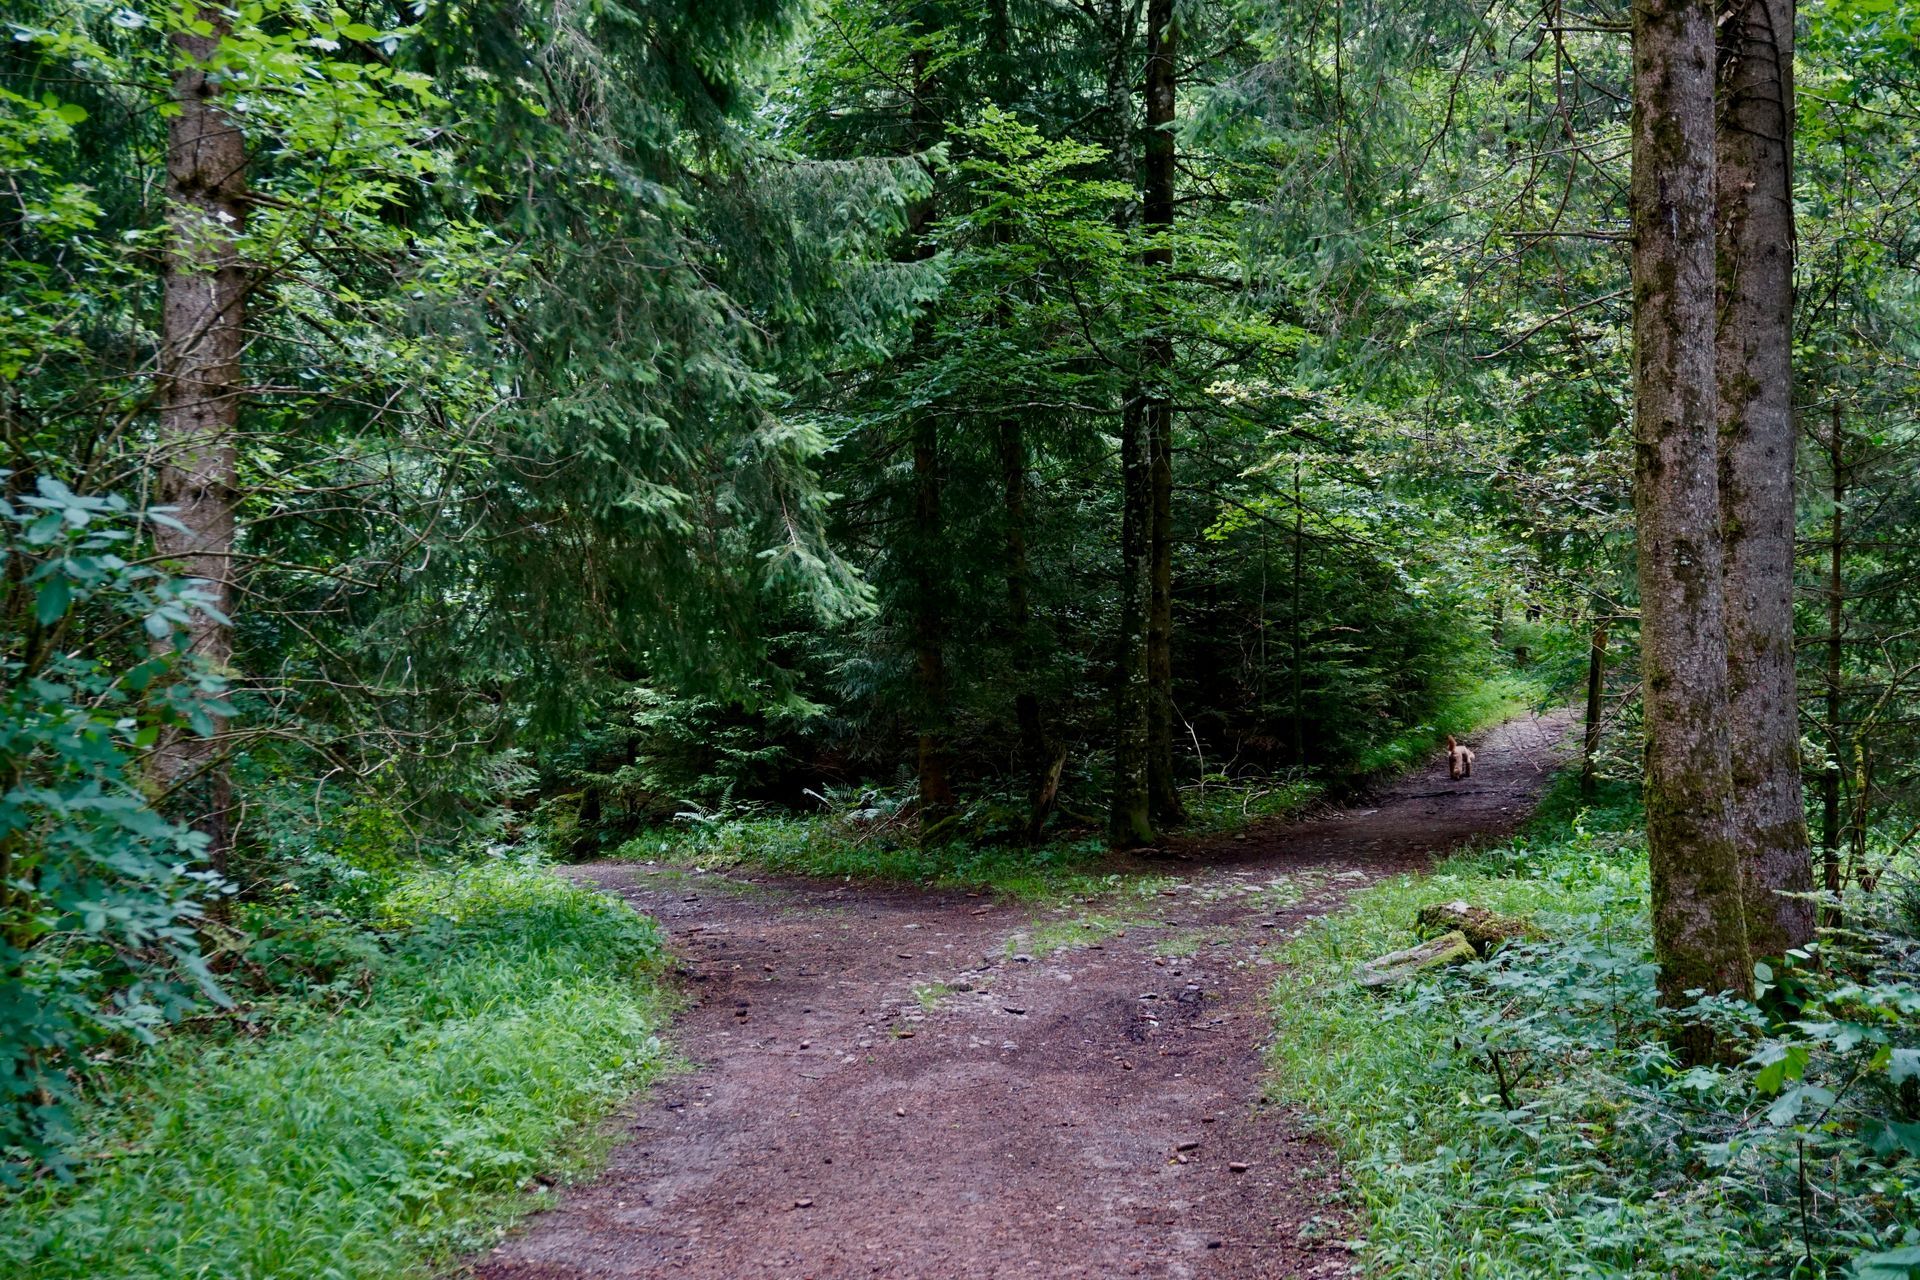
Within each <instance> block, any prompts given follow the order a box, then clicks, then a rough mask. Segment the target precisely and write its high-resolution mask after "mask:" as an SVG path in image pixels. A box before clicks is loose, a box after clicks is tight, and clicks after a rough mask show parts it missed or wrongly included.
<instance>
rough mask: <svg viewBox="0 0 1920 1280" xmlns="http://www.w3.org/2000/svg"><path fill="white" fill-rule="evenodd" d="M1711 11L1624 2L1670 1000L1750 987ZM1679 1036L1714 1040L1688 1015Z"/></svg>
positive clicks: (1698, 1053)
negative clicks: (1721, 461) (1733, 685)
mask: <svg viewBox="0 0 1920 1280" xmlns="http://www.w3.org/2000/svg"><path fill="white" fill-rule="evenodd" d="M1713 19H1714V14H1713V7H1712V4H1711V0H1635V3H1634V6H1633V27H1634V33H1633V34H1634V41H1633V60H1634V115H1633V216H1634V245H1633V292H1634V315H1633V338H1634V435H1635V449H1634V508H1635V515H1636V518H1637V527H1638V559H1639V582H1640V608H1641V646H1640V649H1641V666H1642V675H1643V682H1642V683H1643V688H1644V697H1645V702H1646V735H1647V748H1646V751H1647V755H1646V764H1647V778H1646V802H1647V846H1648V856H1649V862H1650V864H1651V868H1652V873H1653V934H1654V952H1655V956H1656V958H1657V959H1658V960H1659V963H1660V992H1661V996H1662V998H1663V999H1664V1000H1665V1001H1666V1002H1667V1003H1668V1004H1670V1005H1684V1004H1686V1003H1688V1001H1689V997H1688V996H1687V994H1686V993H1687V992H1688V991H1691V990H1694V989H1700V988H1704V989H1705V990H1707V991H1714V992H1718V991H1732V992H1736V993H1738V994H1741V995H1746V994H1748V993H1749V992H1750V991H1751V990H1752V980H1751V965H1750V963H1749V957H1748V952H1747V933H1746V922H1745V911H1744V909H1743V901H1742V897H1741V885H1740V856H1739V849H1738V847H1737V846H1736V845H1735V843H1734V839H1733V811H1732V803H1731V792H1732V785H1733V779H1732V764H1731V761H1730V759H1729V755H1728V750H1729V748H1728V739H1727V727H1726V716H1727V645H1726V619H1725V616H1724V609H1723V602H1722V596H1721V590H1722V585H1721V548H1720V486H1719V477H1718V449H1717V432H1718V422H1717V414H1716V401H1717V399H1718V397H1717V395H1716V394H1715V390H1714V216H1713V213H1714V163H1713V154H1714V23H1713ZM1680 1047H1681V1050H1682V1052H1683V1053H1685V1054H1686V1055H1687V1056H1688V1057H1690V1058H1694V1059H1696V1060H1698V1059H1703V1058H1705V1057H1708V1056H1710V1055H1711V1054H1712V1052H1713V1048H1714V1046H1713V1041H1712V1037H1711V1033H1710V1032H1708V1031H1707V1030H1705V1029H1704V1028H1701V1027H1697V1026H1696V1027H1693V1028H1690V1029H1689V1030H1687V1031H1685V1032H1683V1033H1682V1035H1681V1037H1680Z"/></svg>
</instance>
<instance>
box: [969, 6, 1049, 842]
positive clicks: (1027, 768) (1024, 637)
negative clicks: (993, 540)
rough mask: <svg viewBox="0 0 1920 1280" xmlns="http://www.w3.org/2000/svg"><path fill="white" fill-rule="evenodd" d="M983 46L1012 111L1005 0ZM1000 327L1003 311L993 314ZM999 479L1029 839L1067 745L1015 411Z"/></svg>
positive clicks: (1039, 823)
mask: <svg viewBox="0 0 1920 1280" xmlns="http://www.w3.org/2000/svg"><path fill="white" fill-rule="evenodd" d="M987 46H988V56H989V58H990V60H991V65H992V81H993V97H994V102H995V104H996V105H998V106H999V107H1001V108H1002V109H1003V110H1009V111H1010V110H1012V109H1013V105H1014V104H1013V99H1014V83H1015V82H1014V74H1013V52H1014V45H1013V18H1012V15H1011V13H1010V12H1009V10H1008V3H1007V0H992V3H991V4H989V5H988V8H987ZM1008 233H1009V228H1008V226H1007V225H1006V224H1005V223H1004V222H1003V223H997V224H996V225H995V227H994V237H995V239H996V240H998V241H1001V242H1005V241H1006V240H1007V239H1008V238H1009V234H1008ZM998 319H999V321H1000V322H1001V323H1002V324H1004V323H1005V322H1006V319H1007V316H1006V313H1005V310H1004V308H1003V309H1002V310H1001V314H1000V315H999V317H998ZM999 444H1000V479H1001V491H1002V501H1003V503H1004V506H1005V512H1006V522H1007V620H1008V624H1009V628H1010V630H1011V631H1012V640H1013V644H1012V657H1013V676H1014V693H1013V716H1014V723H1015V725H1016V726H1017V728H1018V731H1019V736H1020V737H1019V760H1018V769H1019V772H1020V774H1021V776H1022V777H1023V778H1024V779H1025V780H1026V784H1027V800H1028V806H1027V814H1028V816H1027V840H1028V842H1029V843H1032V842H1034V841H1037V840H1038V839H1039V838H1040V832H1041V830H1042V828H1044V827H1045V825H1046V821H1047V815H1048V813H1050V812H1051V811H1052V809H1053V805H1054V801H1055V799H1056V797H1057V796H1058V793H1059V787H1060V769H1061V766H1062V765H1064V764H1065V753H1064V750H1060V751H1057V752H1056V750H1055V749H1054V748H1053V747H1052V745H1051V744H1049V743H1048V741H1047V731H1046V722H1045V720H1044V719H1043V718H1042V715H1041V709H1040V694H1039V692H1038V691H1037V690H1036V689H1035V687H1034V681H1035V678H1036V673H1037V671H1038V669H1039V666H1040V655H1039V650H1038V646H1037V645H1036V644H1035V643H1034V635H1033V590H1032V587H1033V568H1032V565H1031V563H1030V561H1029V559H1028V556H1027V534H1028V517H1027V441H1026V431H1025V428H1024V427H1023V425H1022V423H1021V420H1020V418H1019V417H1018V416H1017V415H1016V414H1012V413H1005V414H1003V415H1002V416H1001V418H1000V423H999Z"/></svg>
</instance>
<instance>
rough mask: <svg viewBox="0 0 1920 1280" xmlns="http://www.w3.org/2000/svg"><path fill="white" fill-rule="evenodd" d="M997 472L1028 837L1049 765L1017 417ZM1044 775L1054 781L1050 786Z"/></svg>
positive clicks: (1048, 790)
mask: <svg viewBox="0 0 1920 1280" xmlns="http://www.w3.org/2000/svg"><path fill="white" fill-rule="evenodd" d="M1000 475H1001V487H1002V491H1003V494H1004V502H1005V507H1006V521H1007V622H1008V626H1009V628H1010V630H1011V632H1012V641H1013V643H1012V646H1011V647H1012V656H1013V688H1014V693H1013V715H1014V722H1015V724H1016V725H1017V726H1018V728H1019V733H1020V741H1019V770H1020V774H1021V776H1022V777H1023V778H1025V779H1026V783H1027V797H1028V815H1029V816H1028V820H1027V838H1028V839H1029V840H1033V839H1036V838H1038V836H1039V834H1040V829H1041V827H1042V826H1043V825H1044V824H1045V823H1046V820H1047V811H1048V810H1049V809H1051V808H1052V807H1053V801H1054V791H1055V787H1056V786H1057V779H1058V777H1059V774H1058V772H1057V771H1056V770H1055V769H1053V767H1052V766H1053V759H1052V753H1051V752H1050V751H1049V749H1048V745H1047V732H1046V725H1045V723H1044V722H1043V721H1042V719H1041V717H1040V695H1039V694H1038V693H1037V692H1036V691H1035V690H1034V687H1033V681H1034V668H1035V667H1036V666H1037V665H1038V664H1037V663H1036V661H1035V656H1036V655H1035V645H1034V642H1033V602H1032V582H1033V570H1032V567H1031V565H1030V564H1029V562H1028V559H1027V444H1026V433H1025V432H1024V431H1022V430H1021V428H1020V420H1019V419H1018V418H1015V417H1012V416H1008V417H1003V418H1001V419H1000ZM1049 775H1051V776H1052V778H1053V779H1054V780H1055V785H1054V786H1050V785H1049Z"/></svg>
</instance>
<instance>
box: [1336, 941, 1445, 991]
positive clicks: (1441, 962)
mask: <svg viewBox="0 0 1920 1280" xmlns="http://www.w3.org/2000/svg"><path fill="white" fill-rule="evenodd" d="M1474 956H1475V952H1474V949H1473V944H1472V943H1471V942H1468V941H1467V935H1466V934H1464V933H1461V932H1460V931H1459V930H1457V929H1456V930H1454V931H1453V932H1452V933H1446V934H1442V935H1441V936H1440V937H1438V938H1434V939H1432V940H1431V941H1428V942H1423V943H1421V944H1420V945H1419V946H1417V947H1408V948H1407V949H1406V950H1405V951H1394V952H1390V953H1389V954H1387V955H1384V956H1380V957H1378V958H1377V959H1373V960H1369V961H1367V962H1366V963H1365V964H1363V965H1361V966H1360V968H1359V969H1358V970H1357V971H1356V972H1355V974H1354V977H1355V978H1356V979H1357V980H1358V981H1359V983H1360V985H1361V986H1363V987H1372V988H1386V987H1394V986H1398V985H1399V984H1401V983H1402V982H1405V981H1406V980H1407V979H1409V978H1411V977H1413V976H1415V975H1416V974H1421V973H1426V972H1427V971H1428V970H1431V969H1438V968H1441V967H1443V966H1445V965H1450V964H1464V963H1466V962H1467V961H1468V960H1471V959H1473V958H1474Z"/></svg>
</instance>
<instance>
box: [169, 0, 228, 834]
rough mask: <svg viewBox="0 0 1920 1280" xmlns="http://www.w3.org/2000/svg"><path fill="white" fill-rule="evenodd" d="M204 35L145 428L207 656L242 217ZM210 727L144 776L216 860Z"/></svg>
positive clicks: (192, 62) (185, 89) (223, 571)
mask: <svg viewBox="0 0 1920 1280" xmlns="http://www.w3.org/2000/svg"><path fill="white" fill-rule="evenodd" d="M202 16H203V17H205V19H206V20H207V21H208V22H209V23H210V24H212V27H213V30H212V31H211V32H210V33H209V34H206V35H195V34H191V33H181V34H177V35H175V36H174V37H173V50H174V58H175V65H176V70H175V72H174V78H173V97H174V105H175V107H176V108H177V114H175V115H174V116H173V118H172V119H171V120H169V121H168V122H167V186H166V193H167V224H168V226H167V232H168V234H167V252H166V256H165V258H164V260H163V266H162V271H163V273H164V288H163V290H162V299H161V313H160V370H161V376H160V381H159V415H158V422H157V425H156V430H155V433H154V450H155V455H156V462H157V475H156V480H155V485H154V498H155V505H157V506H162V507H167V508H169V509H170V514H171V515H172V517H173V520H174V521H175V522H176V523H175V524H172V525H156V526H155V533H154V550H155V551H156V552H157V553H158V554H159V555H160V557H161V558H162V559H164V560H167V561H169V562H171V563H172V564H173V565H174V566H176V567H177V568H178V569H179V571H180V572H182V573H183V574H185V575H186V576H188V577H190V578H197V579H200V580H201V582H202V583H203V584H204V585H203V586H202V587H201V592H202V595H203V596H204V598H205V599H206V601H207V603H208V604H210V605H211V606H212V608H213V610H217V611H218V614H219V616H215V615H214V613H213V612H205V611H200V610H196V611H195V612H194V614H193V617H192V621H191V622H190V623H189V624H188V628H187V641H188V646H189V648H190V649H191V650H192V652H193V653H194V654H195V655H197V656H198V657H199V658H201V659H203V660H204V661H206V662H207V663H208V664H210V665H211V666H213V667H215V668H225V667H226V666H227V665H228V663H229V662H230V660H231V658H232V655H233V634H232V628H231V627H230V626H229V624H228V623H227V622H226V621H225V619H226V618H228V617H231V616H232V614H233V600H234V568H233V552H234V529H235V525H234V509H233V503H234V490H235V488H236V486H237V483H238V477H237V465H238V453H237V449H236V445H235V435H236V430H237V428H238V426H239V421H240V396H241V382H240V355H241V348H242V346H243V343H244V341H245V330H244V326H245V323H246V295H247V273H246V269H245V267H244V266H243V265H242V263H241V261H240V254H239V249H238V245H237V234H238V232H239V231H240V230H241V229H242V227H243V226H244V225H245V221H246V215H247V187H246V169H247V150H246V140H245V138H244V137H243V136H242V135H241V133H240V130H239V128H238V127H237V126H236V125H235V124H234V122H233V121H232V120H231V119H230V118H229V117H228V116H227V114H226V112H225V111H223V110H222V109H221V106H220V102H219V96H220V89H219V84H218V82H217V81H216V80H215V79H214V78H212V77H210V76H209V75H208V74H207V63H208V62H209V60H211V59H212V58H213V57H214V55H215V54H216V53H217V52H218V51H219V47H220V39H221V36H222V34H223V33H224V32H225V31H226V19H225V18H223V17H222V16H221V15H220V14H219V13H218V12H217V11H213V10H208V11H207V12H206V13H205V14H203V15H202ZM209 719H210V720H211V721H212V724H213V728H214V732H213V734H212V735H210V736H201V735H198V734H194V733H190V732H187V731H185V730H181V729H170V730H168V731H167V732H166V734H165V735H164V736H163V737H162V738H161V740H160V742H159V743H158V744H157V745H156V747H155V750H154V754H153V765H152V768H153V778H154V781H155V783H156V785H158V786H159V787H160V788H161V789H162V790H163V791H165V792H166V793H167V794H168V796H169V800H168V805H169V807H170V808H172V809H174V810H175V811H177V812H179V813H181V814H182V815H184V816H185V818H186V820H187V821H188V822H190V823H191V824H192V826H193V827H194V828H195V829H196V830H199V831H202V832H204V833H205V834H206V835H207V837H208V842H209V843H208V849H207V853H208V858H209V860H210V861H211V862H212V864H213V865H214V867H215V868H216V869H224V868H225V866H226V863H227V854H228V851H229V849H230V848H231V846H232V841H233V831H232V821H231V816H232V811H233V790H232V783H231V781H230V779H229V777H228V773H227V766H226V759H225V752H226V746H225V744H224V743H223V742H222V741H221V739H220V730H221V729H223V728H224V726H225V721H224V718H223V717H221V716H219V715H217V714H214V715H210V717H209Z"/></svg>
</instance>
